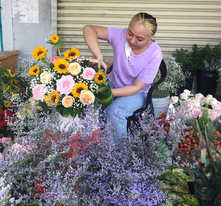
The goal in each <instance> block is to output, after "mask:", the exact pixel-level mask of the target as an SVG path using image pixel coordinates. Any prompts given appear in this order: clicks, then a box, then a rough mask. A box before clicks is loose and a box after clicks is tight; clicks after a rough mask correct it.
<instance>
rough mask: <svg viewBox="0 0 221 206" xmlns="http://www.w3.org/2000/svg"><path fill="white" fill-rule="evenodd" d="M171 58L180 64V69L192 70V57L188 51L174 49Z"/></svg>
mask: <svg viewBox="0 0 221 206" xmlns="http://www.w3.org/2000/svg"><path fill="white" fill-rule="evenodd" d="M172 56H173V57H174V58H175V60H176V62H177V63H179V64H180V66H181V68H182V69H194V66H193V61H192V57H191V55H190V52H189V51H188V49H183V48H181V49H176V51H175V52H174V53H172Z"/></svg>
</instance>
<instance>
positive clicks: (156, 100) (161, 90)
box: [152, 56, 188, 116]
mask: <svg viewBox="0 0 221 206" xmlns="http://www.w3.org/2000/svg"><path fill="white" fill-rule="evenodd" d="M164 61H165V64H166V66H167V76H166V78H165V80H164V81H163V82H162V83H161V84H160V85H159V86H158V87H157V88H156V89H155V90H154V92H153V99H152V102H153V107H154V113H155V115H156V116H157V115H159V114H160V113H161V112H162V113H163V112H166V111H167V107H168V105H169V99H170V95H171V94H172V93H174V94H176V93H177V92H178V89H179V88H180V87H182V86H183V85H184V84H185V80H186V78H187V77H188V75H187V74H184V73H183V71H182V69H181V66H180V65H179V64H178V63H177V62H176V61H175V58H174V57H172V56H171V57H166V58H164ZM159 78H160V73H159V72H158V73H157V75H156V77H155V80H154V82H155V81H157V80H158V79H159Z"/></svg>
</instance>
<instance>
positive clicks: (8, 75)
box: [0, 67, 20, 109]
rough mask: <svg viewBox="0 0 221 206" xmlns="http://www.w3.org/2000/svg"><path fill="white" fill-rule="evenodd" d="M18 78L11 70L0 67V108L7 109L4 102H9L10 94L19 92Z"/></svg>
mask: <svg viewBox="0 0 221 206" xmlns="http://www.w3.org/2000/svg"><path fill="white" fill-rule="evenodd" d="M17 84H18V80H17V79H16V78H15V75H14V74H13V73H12V72H11V70H9V69H6V68H4V67H0V109H7V107H5V106H4V103H5V102H10V100H11V96H12V95H13V94H16V93H18V92H19V90H20V88H19V87H18V86H17Z"/></svg>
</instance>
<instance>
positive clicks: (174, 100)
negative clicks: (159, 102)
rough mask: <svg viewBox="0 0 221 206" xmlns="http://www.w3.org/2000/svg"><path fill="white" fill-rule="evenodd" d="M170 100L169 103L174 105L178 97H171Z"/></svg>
mask: <svg viewBox="0 0 221 206" xmlns="http://www.w3.org/2000/svg"><path fill="white" fill-rule="evenodd" d="M170 100H171V103H172V104H175V103H177V102H178V100H179V97H177V96H172V97H171V98H170Z"/></svg>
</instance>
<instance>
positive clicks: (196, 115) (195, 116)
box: [192, 109, 203, 118]
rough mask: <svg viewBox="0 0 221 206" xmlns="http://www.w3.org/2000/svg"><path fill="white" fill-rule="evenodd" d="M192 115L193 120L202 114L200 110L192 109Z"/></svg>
mask: <svg viewBox="0 0 221 206" xmlns="http://www.w3.org/2000/svg"><path fill="white" fill-rule="evenodd" d="M192 114H193V117H194V118H197V117H202V114H203V113H202V111H201V109H193V110H192Z"/></svg>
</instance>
